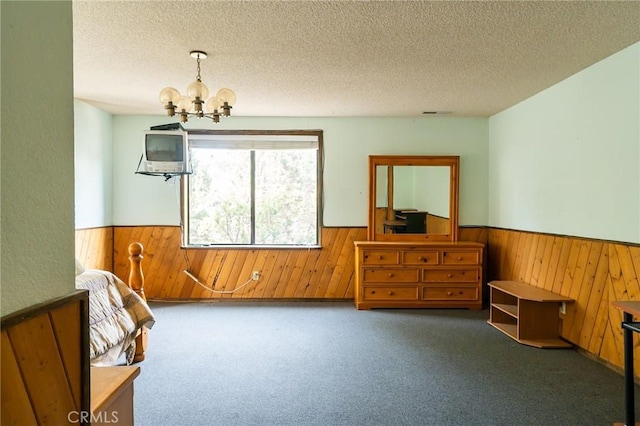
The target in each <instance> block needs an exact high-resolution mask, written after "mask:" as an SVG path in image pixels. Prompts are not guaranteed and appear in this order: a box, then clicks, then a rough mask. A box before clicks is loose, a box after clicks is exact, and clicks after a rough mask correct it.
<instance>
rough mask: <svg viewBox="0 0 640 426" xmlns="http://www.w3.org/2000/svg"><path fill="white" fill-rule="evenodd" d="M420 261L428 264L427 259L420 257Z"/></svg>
mask: <svg viewBox="0 0 640 426" xmlns="http://www.w3.org/2000/svg"><path fill="white" fill-rule="evenodd" d="M418 260H419V261H420V262H426V261H427V258H426V257H422V256H419V257H418Z"/></svg>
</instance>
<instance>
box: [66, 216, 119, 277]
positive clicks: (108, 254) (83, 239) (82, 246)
mask: <svg viewBox="0 0 640 426" xmlns="http://www.w3.org/2000/svg"><path fill="white" fill-rule="evenodd" d="M125 253H126V248H125ZM76 258H77V259H78V260H79V261H80V262H82V265H83V266H84V267H85V268H87V269H103V270H105V271H111V272H113V227H111V226H109V227H103V228H89V229H76ZM125 278H126V277H125ZM125 282H126V280H125Z"/></svg>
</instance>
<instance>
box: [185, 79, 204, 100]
mask: <svg viewBox="0 0 640 426" xmlns="http://www.w3.org/2000/svg"><path fill="white" fill-rule="evenodd" d="M187 95H189V97H190V98H191V100H195V99H196V98H200V99H201V100H203V101H204V100H205V99H207V98H208V97H209V88H208V87H207V86H205V85H204V83H202V82H201V81H197V80H196V81H194V82H193V83H191V84H190V85H189V87H187Z"/></svg>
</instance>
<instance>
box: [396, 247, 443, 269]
mask: <svg viewBox="0 0 640 426" xmlns="http://www.w3.org/2000/svg"><path fill="white" fill-rule="evenodd" d="M438 253H439V252H438V251H437V250H425V251H403V252H402V264H404V265H437V264H438Z"/></svg>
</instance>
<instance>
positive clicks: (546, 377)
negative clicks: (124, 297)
mask: <svg viewBox="0 0 640 426" xmlns="http://www.w3.org/2000/svg"><path fill="white" fill-rule="evenodd" d="M150 305H151V307H152V309H153V311H154V313H155V315H156V324H155V326H154V327H153V329H152V330H150V332H149V347H148V352H147V359H146V360H145V361H144V362H142V363H140V364H139V365H140V367H141V373H140V376H139V377H138V378H137V379H136V381H135V420H136V425H138V426H190V425H224V426H231V425H385V426H391V425H570V426H571V425H603V426H604V425H609V426H610V425H612V424H613V423H614V422H616V421H623V420H624V383H623V377H622V376H621V375H620V374H619V373H618V372H615V371H613V370H611V369H609V368H607V367H605V366H604V365H602V364H600V363H598V362H596V361H594V360H591V359H589V358H587V357H586V356H584V355H582V354H580V353H578V352H576V351H575V350H571V349H536V348H531V347H528V346H523V345H520V344H518V343H516V342H515V341H513V340H512V339H510V338H508V337H507V336H505V335H504V334H502V333H500V332H499V331H498V330H496V329H494V328H493V327H491V326H489V325H488V324H487V322H486V321H487V319H488V311H487V310H484V311H467V310H423V309H419V310H410V309H406V310H399V309H398V310H396V309H380V310H371V311H357V310H356V309H355V308H354V307H353V304H352V303H347V302H220V303H150ZM639 393H640V391H636V395H638V394H639ZM636 405H637V406H639V407H640V403H636Z"/></svg>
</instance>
